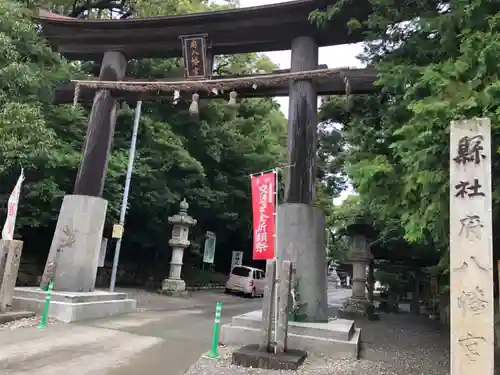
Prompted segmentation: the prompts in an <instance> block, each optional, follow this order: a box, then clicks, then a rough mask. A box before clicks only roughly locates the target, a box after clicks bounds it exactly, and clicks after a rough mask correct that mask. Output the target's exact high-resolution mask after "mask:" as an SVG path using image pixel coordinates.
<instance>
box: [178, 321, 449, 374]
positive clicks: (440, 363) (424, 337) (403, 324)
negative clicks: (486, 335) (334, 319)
mask: <svg viewBox="0 0 500 375" xmlns="http://www.w3.org/2000/svg"><path fill="white" fill-rule="evenodd" d="M357 326H359V327H361V328H362V333H361V337H362V341H363V344H362V350H361V353H360V357H361V359H360V360H358V361H354V360H329V359H325V358H311V357H310V358H308V359H307V360H306V362H305V363H304V365H303V366H301V368H300V369H299V370H298V371H274V370H263V369H254V368H243V367H237V366H233V365H231V353H232V351H233V349H234V348H230V347H222V348H221V357H222V359H221V360H220V361H211V360H207V359H203V358H202V359H200V360H199V361H198V362H197V363H196V364H194V365H193V366H192V367H191V368H190V369H189V370H188V371H187V372H186V375H292V374H296V375H403V374H404V375H447V374H449V353H448V334H447V332H446V330H441V329H440V326H439V324H438V323H436V322H433V321H430V320H429V319H427V318H426V317H424V316H415V315H410V314H389V315H386V314H382V316H381V320H380V321H378V322H369V321H363V322H360V323H357Z"/></svg>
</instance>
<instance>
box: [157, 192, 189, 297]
mask: <svg viewBox="0 0 500 375" xmlns="http://www.w3.org/2000/svg"><path fill="white" fill-rule="evenodd" d="M179 207H180V210H179V213H178V214H176V215H174V216H170V217H169V218H168V222H169V224H172V225H173V226H174V227H173V228H172V238H171V239H170V240H169V241H168V244H169V245H170V247H172V260H171V261H170V274H169V276H168V279H165V280H163V283H162V286H161V292H162V293H163V294H168V295H176V296H184V295H186V283H185V282H184V280H182V279H181V271H182V259H183V257H184V249H186V248H187V247H188V246H189V245H190V242H189V240H188V236H189V228H191V227H193V226H195V225H196V220H195V219H194V218H192V217H191V216H189V215H188V213H187V210H188V208H189V204H188V203H187V202H186V200H185V199H184V200H183V201H182V202H181V203H180V205H179Z"/></svg>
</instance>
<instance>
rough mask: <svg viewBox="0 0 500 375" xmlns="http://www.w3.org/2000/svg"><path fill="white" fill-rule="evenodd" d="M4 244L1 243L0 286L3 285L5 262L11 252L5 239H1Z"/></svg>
mask: <svg viewBox="0 0 500 375" xmlns="http://www.w3.org/2000/svg"><path fill="white" fill-rule="evenodd" d="M1 241H2V244H1V245H0V286H1V285H2V280H3V273H4V271H5V262H7V255H8V254H9V248H8V246H4V245H3V242H4V240H1Z"/></svg>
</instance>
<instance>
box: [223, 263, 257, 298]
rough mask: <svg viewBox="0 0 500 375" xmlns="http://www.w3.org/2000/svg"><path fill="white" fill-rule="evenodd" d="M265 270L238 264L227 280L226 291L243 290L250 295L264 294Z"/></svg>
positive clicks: (242, 291)
mask: <svg viewBox="0 0 500 375" xmlns="http://www.w3.org/2000/svg"><path fill="white" fill-rule="evenodd" d="M265 283H266V279H265V276H264V271H262V270H259V269H258V268H252V267H247V266H236V267H234V268H233V270H232V271H231V275H229V279H228V280H227V282H226V293H231V292H241V293H244V294H245V295H246V296H248V297H252V298H253V297H256V296H263V295H264V286H265Z"/></svg>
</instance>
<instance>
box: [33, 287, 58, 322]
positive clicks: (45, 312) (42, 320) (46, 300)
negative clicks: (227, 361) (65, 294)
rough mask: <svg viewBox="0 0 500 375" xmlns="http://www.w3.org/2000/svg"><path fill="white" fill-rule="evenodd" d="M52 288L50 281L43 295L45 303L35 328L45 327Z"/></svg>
mask: <svg viewBox="0 0 500 375" xmlns="http://www.w3.org/2000/svg"><path fill="white" fill-rule="evenodd" d="M53 288H54V282H53V281H51V282H50V284H49V288H48V289H47V297H45V304H44V305H43V315H42V319H41V320H40V324H38V325H37V326H36V328H45V327H47V318H48V316H49V305H50V298H51V297H50V293H51V292H52V289H53Z"/></svg>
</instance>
